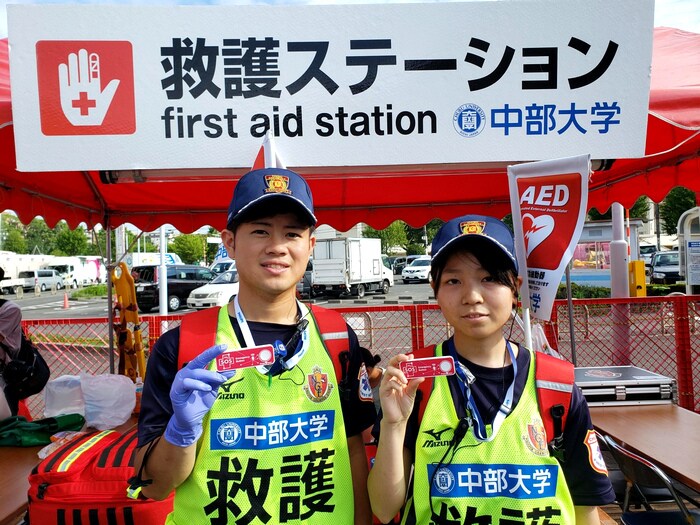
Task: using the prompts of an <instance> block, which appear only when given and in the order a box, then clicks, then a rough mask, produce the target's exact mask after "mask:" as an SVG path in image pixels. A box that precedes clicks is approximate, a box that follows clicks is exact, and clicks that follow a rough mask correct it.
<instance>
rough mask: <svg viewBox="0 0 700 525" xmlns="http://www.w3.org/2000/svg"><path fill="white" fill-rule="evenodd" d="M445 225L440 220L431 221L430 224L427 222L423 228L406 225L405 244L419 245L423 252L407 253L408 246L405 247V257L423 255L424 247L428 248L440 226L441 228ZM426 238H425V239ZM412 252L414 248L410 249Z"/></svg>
mask: <svg viewBox="0 0 700 525" xmlns="http://www.w3.org/2000/svg"><path fill="white" fill-rule="evenodd" d="M444 223H445V221H443V220H441V219H433V220H431V221H430V222H428V223H427V224H426V225H425V229H424V228H412V227H410V226H409V225H408V224H406V226H405V228H406V237H407V239H408V240H407V243H408V245H421V246H423V247H424V248H423V251H422V252H414V253H409V251H408V246H407V247H406V254H407V255H421V254H424V253H425V245H428V246H430V243H431V242H433V237H435V234H436V233H437V231H438V230H439V229H440V226H442V225H443V224H444ZM426 236H427V238H426ZM411 249H412V250H414V249H415V248H411Z"/></svg>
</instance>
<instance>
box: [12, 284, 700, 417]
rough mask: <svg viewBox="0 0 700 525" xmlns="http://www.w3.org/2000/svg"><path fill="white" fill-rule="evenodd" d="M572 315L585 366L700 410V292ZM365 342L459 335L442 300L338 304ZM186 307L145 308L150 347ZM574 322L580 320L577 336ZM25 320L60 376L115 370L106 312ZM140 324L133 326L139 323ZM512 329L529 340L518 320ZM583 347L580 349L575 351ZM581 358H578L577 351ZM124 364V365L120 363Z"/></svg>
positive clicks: (407, 344)
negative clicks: (648, 382)
mask: <svg viewBox="0 0 700 525" xmlns="http://www.w3.org/2000/svg"><path fill="white" fill-rule="evenodd" d="M573 304H574V307H573V313H572V317H571V323H570V320H569V313H568V306H567V302H566V301H557V302H556V304H555V308H554V312H553V317H552V321H551V322H549V323H545V324H544V329H545V330H544V331H545V333H546V335H547V338H548V340H549V343H550V344H551V345H552V346H553V347H554V348H556V349H557V350H558V351H559V352H560V353H561V354H563V355H564V356H565V357H566V358H567V359H569V360H571V361H572V362H575V364H576V365H577V366H609V365H625V364H631V365H635V366H638V367H640V368H645V369H647V370H651V371H653V372H656V373H659V374H662V375H665V376H669V377H672V378H674V379H676V381H677V386H678V402H679V404H680V405H681V406H683V407H685V408H689V409H691V410H694V411H696V412H700V389H699V388H698V387H697V386H695V385H700V359H698V357H699V354H700V335H699V334H698V331H697V330H696V328H698V327H700V296H684V295H683V296H672V297H646V298H630V299H580V300H574V301H573ZM338 310H339V311H340V312H341V313H342V315H343V316H344V317H345V319H346V320H347V322H348V324H349V325H350V326H352V328H353V329H354V330H355V332H356V333H357V335H358V338H359V340H360V344H361V345H362V346H365V347H367V348H369V349H371V350H372V352H373V353H374V354H378V355H380V356H381V358H382V361H383V362H384V363H386V362H387V361H388V359H389V358H390V357H391V356H392V355H395V354H397V353H399V352H403V353H405V352H409V351H410V350H411V349H413V348H421V347H423V346H427V345H432V344H435V343H439V342H440V341H443V340H444V339H446V338H447V337H449V336H450V335H451V329H450V327H449V325H448V324H447V322H446V321H445V319H444V317H443V316H442V314H441V312H440V309H439V308H438V306H437V305H435V304H414V305H385V306H367V305H362V306H356V307H343V308H338ZM181 319H182V315H170V316H165V317H161V316H144V317H142V318H141V325H140V329H141V332H142V338H143V342H144V346H145V347H146V350H148V349H149V348H152V346H153V344H154V343H155V341H156V340H157V339H158V337H159V336H160V335H161V334H162V333H163V332H165V331H167V330H169V329H172V328H174V327H176V326H179V323H180V320H181ZM570 324H573V335H574V338H573V342H572V337H571V330H570ZM23 325H24V328H25V330H26V332H27V334H28V335H29V336H30V337H31V339H32V340H33V341H34V342H35V343H36V344H37V346H38V347H39V349H40V350H41V351H42V354H43V355H44V357H45V358H46V360H47V362H48V364H49V366H50V367H51V375H52V377H54V378H55V377H59V376H61V375H64V374H80V373H81V372H84V373H90V374H102V373H108V372H109V371H110V355H109V331H110V327H109V325H108V321H107V320H106V319H104V318H90V319H63V320H50V321H49V320H47V321H42V320H28V321H23ZM132 329H133V327H132ZM506 336H507V337H508V338H509V339H511V340H513V341H517V342H522V341H523V338H524V334H523V331H522V329H521V328H520V327H519V325H518V324H517V323H516V322H513V323H511V324H510V325H509V326H506ZM574 354H575V355H574ZM113 355H114V362H115V363H116V361H117V359H118V355H117V352H116V350H115V352H114V354H113ZM574 358H575V359H574ZM115 366H116V365H115ZM28 405H29V408H30V411H31V413H32V416H33V417H41V415H42V414H43V406H44V403H43V397H42V396H41V394H40V395H38V396H34V397H33V398H30V400H29V403H28Z"/></svg>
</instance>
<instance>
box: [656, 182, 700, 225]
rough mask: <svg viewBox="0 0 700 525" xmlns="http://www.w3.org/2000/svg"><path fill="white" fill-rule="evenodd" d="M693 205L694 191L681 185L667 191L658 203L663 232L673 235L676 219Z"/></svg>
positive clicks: (694, 204)
mask: <svg viewBox="0 0 700 525" xmlns="http://www.w3.org/2000/svg"><path fill="white" fill-rule="evenodd" d="M695 206H696V203H695V192H693V191H691V190H689V189H687V188H684V187H682V186H676V187H675V188H673V189H672V190H671V191H669V192H668V195H666V198H665V199H664V200H663V202H662V203H661V204H659V218H660V219H661V220H662V221H663V226H662V228H663V230H664V232H666V234H667V235H675V234H676V233H677V231H678V219H680V217H681V215H683V213H684V212H686V211H688V210H689V209H691V208H694V207H695Z"/></svg>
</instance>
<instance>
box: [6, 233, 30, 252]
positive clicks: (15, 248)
mask: <svg viewBox="0 0 700 525" xmlns="http://www.w3.org/2000/svg"><path fill="white" fill-rule="evenodd" d="M3 236H4V237H5V238H4V239H3V242H2V249H3V250H7V251H10V252H15V253H27V241H26V239H25V238H24V234H23V233H22V231H21V230H16V229H12V230H10V231H9V232H7V235H6V236H5V233H4V232H3Z"/></svg>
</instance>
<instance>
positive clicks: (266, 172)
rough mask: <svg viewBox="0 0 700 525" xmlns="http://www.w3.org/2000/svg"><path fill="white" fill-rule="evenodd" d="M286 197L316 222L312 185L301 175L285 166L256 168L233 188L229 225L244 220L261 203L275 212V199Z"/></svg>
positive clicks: (311, 221) (229, 209)
mask: <svg viewBox="0 0 700 525" xmlns="http://www.w3.org/2000/svg"><path fill="white" fill-rule="evenodd" d="M282 199H285V200H287V201H288V202H292V203H295V204H297V205H298V208H299V211H300V212H301V213H302V214H303V215H304V216H306V217H307V218H308V219H309V221H310V223H311V224H312V225H314V226H315V225H316V222H318V221H317V220H316V216H315V215H314V201H313V197H312V196H311V188H309V185H308V184H307V183H306V181H305V180H304V178H303V177H302V176H301V175H299V174H298V173H295V172H293V171H291V170H286V169H282V168H265V169H260V170H253V171H249V172H248V173H246V174H245V175H243V177H241V180H239V181H238V184H236V187H235V188H234V190H233V198H232V199H231V204H229V207H228V220H227V222H226V224H231V222H232V221H238V220H240V219H241V217H242V216H243V215H244V214H245V213H248V212H249V211H250V210H251V209H253V208H255V207H257V206H258V205H260V204H265V205H267V206H270V210H271V211H274V201H276V200H282Z"/></svg>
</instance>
